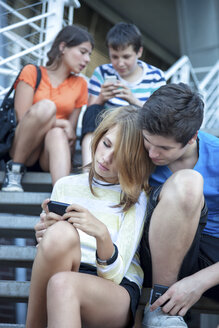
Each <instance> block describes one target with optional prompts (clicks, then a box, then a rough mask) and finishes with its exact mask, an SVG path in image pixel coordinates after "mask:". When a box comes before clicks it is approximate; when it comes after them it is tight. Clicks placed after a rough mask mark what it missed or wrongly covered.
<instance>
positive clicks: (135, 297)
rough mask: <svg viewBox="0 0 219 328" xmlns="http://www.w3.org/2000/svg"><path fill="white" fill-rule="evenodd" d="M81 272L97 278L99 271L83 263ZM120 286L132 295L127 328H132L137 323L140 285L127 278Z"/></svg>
mask: <svg viewBox="0 0 219 328" xmlns="http://www.w3.org/2000/svg"><path fill="white" fill-rule="evenodd" d="M79 272H81V273H86V274H92V275H94V276H97V269H96V268H95V267H94V266H92V265H89V264H86V263H81V265H80V268H79ZM120 286H122V287H124V288H125V289H126V290H127V292H128V293H129V295H130V310H131V320H130V322H129V325H128V326H127V328H132V327H133V325H134V321H135V313H136V310H137V306H138V303H139V299H140V290H139V288H138V285H137V284H136V283H134V282H132V281H130V280H128V279H127V278H123V279H122V281H121V283H120Z"/></svg>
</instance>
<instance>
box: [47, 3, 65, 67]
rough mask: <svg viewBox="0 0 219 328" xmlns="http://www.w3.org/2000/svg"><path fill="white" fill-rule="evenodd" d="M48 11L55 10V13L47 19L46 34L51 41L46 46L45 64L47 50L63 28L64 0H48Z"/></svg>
mask: <svg viewBox="0 0 219 328" xmlns="http://www.w3.org/2000/svg"><path fill="white" fill-rule="evenodd" d="M47 11H48V12H53V13H55V15H51V16H50V17H48V18H47V20H46V35H45V41H49V42H50V43H48V44H47V46H46V47H45V48H44V56H43V63H42V64H43V65H45V63H46V61H47V56H46V54H47V52H48V50H49V48H50V45H51V42H52V41H53V40H54V38H55V36H56V34H57V33H58V32H59V31H60V30H61V28H62V22H63V14H64V4H63V0H48V9H47Z"/></svg>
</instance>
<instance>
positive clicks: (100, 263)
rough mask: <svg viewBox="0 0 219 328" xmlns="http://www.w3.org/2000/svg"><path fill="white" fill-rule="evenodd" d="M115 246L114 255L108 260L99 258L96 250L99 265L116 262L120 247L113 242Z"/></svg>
mask: <svg viewBox="0 0 219 328" xmlns="http://www.w3.org/2000/svg"><path fill="white" fill-rule="evenodd" d="M113 246H114V252H113V255H112V256H111V257H110V258H109V259H108V260H101V259H99V257H98V255H97V251H96V261H97V263H98V264H99V265H110V264H112V263H113V262H115V260H116V259H117V257H118V247H117V246H116V245H115V244H113Z"/></svg>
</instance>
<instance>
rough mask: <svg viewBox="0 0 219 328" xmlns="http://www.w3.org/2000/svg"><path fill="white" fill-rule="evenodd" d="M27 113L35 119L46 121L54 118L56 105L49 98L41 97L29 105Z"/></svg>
mask: <svg viewBox="0 0 219 328" xmlns="http://www.w3.org/2000/svg"><path fill="white" fill-rule="evenodd" d="M28 115H29V116H31V117H33V118H34V119H35V120H36V121H39V122H41V123H42V124H43V123H44V122H46V123H48V121H50V120H51V119H53V118H55V115H56V105H55V103H54V102H53V101H51V100H49V99H43V100H40V101H38V102H37V103H35V104H34V105H32V106H31V108H30V110H29V111H28Z"/></svg>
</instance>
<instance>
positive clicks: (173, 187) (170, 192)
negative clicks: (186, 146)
mask: <svg viewBox="0 0 219 328" xmlns="http://www.w3.org/2000/svg"><path fill="white" fill-rule="evenodd" d="M161 197H170V198H171V199H172V201H174V202H179V203H180V204H181V205H182V206H183V207H184V208H185V209H188V210H190V209H191V208H193V207H195V206H197V205H198V204H200V202H203V199H204V197H203V177H202V175H201V174H200V173H198V172H197V171H195V170H190V169H186V170H180V171H177V172H175V173H174V174H173V175H172V176H171V177H170V178H169V179H168V180H167V181H166V183H165V184H164V186H163V188H162V191H161Z"/></svg>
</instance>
